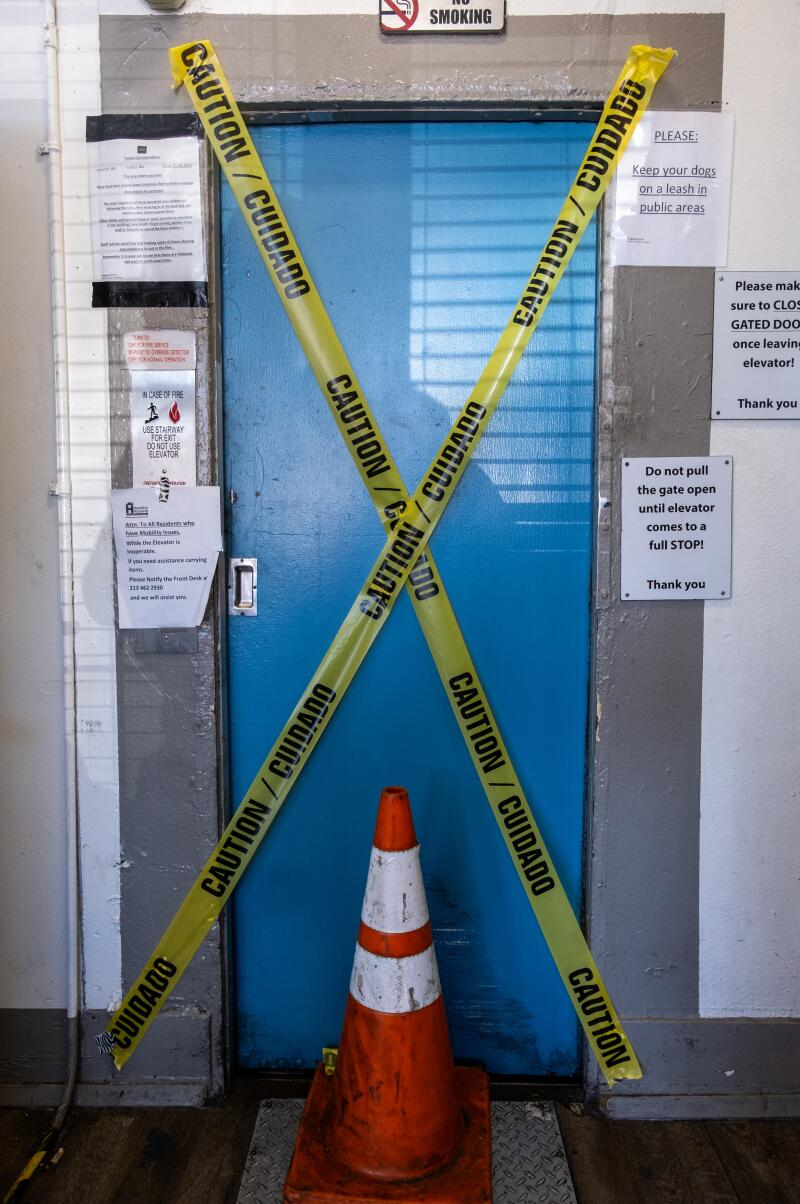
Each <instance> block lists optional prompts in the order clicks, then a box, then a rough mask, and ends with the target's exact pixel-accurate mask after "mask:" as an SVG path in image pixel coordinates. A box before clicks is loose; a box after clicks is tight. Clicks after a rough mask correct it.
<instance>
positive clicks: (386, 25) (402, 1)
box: [381, 0, 419, 33]
mask: <svg viewBox="0 0 800 1204" xmlns="http://www.w3.org/2000/svg"><path fill="white" fill-rule="evenodd" d="M418 16H419V0H381V29H383V30H384V31H385V32H386V33H405V32H406V30H408V29H411V27H412V26H413V24H414V22H415V21H416V19H417V17H418Z"/></svg>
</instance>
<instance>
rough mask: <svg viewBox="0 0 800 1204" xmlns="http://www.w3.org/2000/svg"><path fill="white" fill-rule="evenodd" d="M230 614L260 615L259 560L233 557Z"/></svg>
mask: <svg viewBox="0 0 800 1204" xmlns="http://www.w3.org/2000/svg"><path fill="white" fill-rule="evenodd" d="M228 614H229V615H250V616H251V617H254V616H255V615H257V614H258V560H257V559H256V557H255V556H250V557H247V556H232V557H231V559H230V560H229V561H228Z"/></svg>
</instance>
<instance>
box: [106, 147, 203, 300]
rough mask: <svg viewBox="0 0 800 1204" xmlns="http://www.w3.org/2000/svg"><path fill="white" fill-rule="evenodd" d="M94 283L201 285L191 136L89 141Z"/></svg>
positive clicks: (196, 151) (195, 153)
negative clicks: (172, 282) (198, 283)
mask: <svg viewBox="0 0 800 1204" xmlns="http://www.w3.org/2000/svg"><path fill="white" fill-rule="evenodd" d="M88 149H89V156H90V158H89V163H90V168H91V172H90V190H91V204H92V235H93V243H94V279H95V280H99V281H104V280H125V281H129V280H131V281H136V280H149V281H153V280H156V281H158V280H169V281H176V280H180V281H190V280H196V281H204V280H205V279H206V265H205V247H204V244H203V223H202V206H201V200H200V143H199V141H198V139H197V138H193V137H192V138H188V137H182V138H150V139H148V138H109V139H103V140H102V141H99V142H90V143H89V144H88Z"/></svg>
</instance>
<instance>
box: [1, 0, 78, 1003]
mask: <svg viewBox="0 0 800 1204" xmlns="http://www.w3.org/2000/svg"><path fill="white" fill-rule="evenodd" d="M2 10H3V11H2V14H1V15H0V25H2V36H1V37H0V146H2V148H3V154H2V161H0V212H2V219H0V296H2V297H3V311H2V321H0V432H2V437H0V615H2V630H1V631H0V791H1V792H2V793H1V795H0V814H2V840H0V955H1V960H2V971H3V972H2V973H0V1008H53V1007H64V1006H65V1004H66V953H65V940H66V928H65V922H64V900H65V892H66V875H65V870H64V845H65V841H66V824H65V820H64V803H63V798H64V740H63V731H64V701H63V691H62V651H61V621H60V611H59V604H58V522H57V507H56V501H55V499H54V498H51V497H49V496H48V484H49V482H50V481H51V480H52V479H53V478H54V477H55V443H54V436H53V421H52V371H53V369H52V357H51V353H50V344H49V340H48V335H47V331H48V326H49V318H50V285H49V280H50V257H49V246H48V233H47V231H48V217H47V162H46V160H42V159H41V158H40V157H39V156H38V155H37V153H36V145H37V143H38V142H40V141H41V140H42V139H43V138H44V135H45V118H46V114H45V105H44V95H45V89H44V55H43V51H42V31H41V23H40V22H38V23H37V16H38V13H39V11H40V5H39V4H38V3H36V2H35V0H19V2H17V0H7V2H6V3H5V4H3V5H2ZM23 248H24V254H20V250H21V249H23Z"/></svg>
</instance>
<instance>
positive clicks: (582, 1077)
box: [208, 100, 613, 1098]
mask: <svg viewBox="0 0 800 1204" xmlns="http://www.w3.org/2000/svg"><path fill="white" fill-rule="evenodd" d="M602 109H603V102H602V101H600V100H598V101H591V102H588V101H580V102H578V101H576V102H564V103H562V102H543V103H539V104H537V103H534V102H527V101H526V102H520V103H519V104H508V103H503V102H500V103H496V104H495V103H492V102H483V101H463V102H459V103H452V102H450V103H448V102H442V103H441V104H431V103H425V104H401V103H393V102H367V101H365V102H354V101H347V102H336V103H333V104H331V103H330V102H328V103H322V102H320V103H319V104H313V103H282V104H281V103H276V104H255V103H250V104H241V105H240V111H241V113H242V116H243V117H244V119H245V123H246V124H247V125H248V126H261V125H316V124H334V123H337V124H340V123H347V124H357V123H365V122H376V123H380V122H384V123H417V122H419V123H422V122H427V123H430V122H445V121H446V122H464V123H483V122H488V121H494V122H499V121H508V122H528V123H530V124H537V125H538V124H542V123H544V122H547V123H549V122H554V121H562V122H565V121H569V122H575V121H581V122H595V123H596V122H597V120H598V118H599V115H600V113H601V112H602ZM208 158H209V160H210V162H209V164H208V172H209V195H210V199H211V204H210V214H209V218H210V236H211V237H210V241H211V256H210V258H211V260H212V265H213V281H214V285H213V289H212V290H211V291H212V295H213V299H214V306H215V313H216V318H215V321H214V322H213V323H212V326H213V332H214V343H215V351H216V356H215V363H216V370H215V373H214V381H213V386H212V387H213V398H214V412H215V435H216V438H215V443H216V447H215V456H214V460H215V467H216V475H217V480H218V481H219V483H220V485H221V488H222V490H223V492H224V490H225V489H226V488H227V481H226V478H225V445H224V421H223V407H224V371H223V365H222V358H221V353H222V272H221V270H220V260H221V255H220V252H221V239H222V227H221V221H220V212H221V170H220V168H219V165H218V164H217V162H216V160H215V159H213V156H211V155H209V156H208ZM555 216H556V215H555V214H554V215H553V217H554V219H555ZM597 221H598V234H597V249H596V272H595V280H596V301H595V313H596V323H597V330H596V338H595V367H594V397H595V411H594V433H593V471H592V499H593V500H594V499H595V497H598V498H601V497H602V498H607V499H610V497H611V474H612V441H611V435H610V431H611V423H610V403H611V398H610V394H608V390H606V389H604V388H603V383H604V382H605V381H606V380H607V379H608V378H609V377H610V370H611V356H610V344H608V345H606V340H605V339H604V337H603V332H604V331H605V330H607V329H608V326H607V319H608V320H609V321H610V315H611V296H610V289H611V285H612V280H613V276H612V273H611V272H610V270H609V267H608V264H607V262H606V257H605V255H604V247H605V246H606V245H607V228H606V223H607V209H606V204H605V201H602V202H601V204H600V206H599V209H598V214H597ZM607 290H608V291H607ZM604 435H605V436H606V437H605V438H604V437H603V436H604ZM606 486H607V489H606ZM602 490H605V492H601V491H602ZM608 504H609V503H608V502H607V503H606V505H608ZM593 514H594V518H593V519H590V522H591V526H592V532H591V540H592V544H591V553H590V589H589V598H588V603H589V673H588V689H587V699H586V716H585V726H584V753H585V776H584V790H583V831H582V850H581V856H582V871H581V909H580V914H579V916H578V920H579V922H580V924H581V927H582V928H583V930H584V931H587V929H588V918H589V916H588V908H589V902H590V899H591V889H592V881H591V864H592V859H591V856H590V841H591V834H592V828H593V825H592V811H593V798H594V777H595V758H594V756H593V755H592V754H593V745H594V732H595V721H594V711H595V708H594V706H593V703H592V699H593V698H595V697H596V689H595V680H596V655H595V653H596V641H597V623H596V611H597V610H599V609H605V608H606V607H608V606H609V605H610V598H611V543H612V534H611V523H610V521H609V520H608V519H607V517H606V516H605V515H604V514H603V511H602V507H601V504H600V503H599V502H598V505H597V506H596V507H595V506H593ZM227 556H228V548H227V543H226V542H225V544H224V546H223V554H222V558H221V562H220V566H219V569H218V573H217V596H218V598H219V600H220V602H219V606H218V615H219V631H218V640H217V650H218V651H217V682H218V702H219V706H218V715H219V757H218V775H219V798H220V799H221V804H222V811H223V825H224V823H225V822H227V820H228V819H229V818H230V815H231V813H232V808H233V807H235V806H236V800H235V799H234V798H233V796H232V791H231V780H230V761H229V756H228V747H229V732H230V724H231V714H230V706H229V682H228V649H227V630H228V614H227V604H226V600H227ZM232 920H233V915H232V911H231V910H230V909H227V908H226V909H225V912H224V914H223V922H222V924H221V936H222V959H223V1025H222V1027H223V1032H224V1034H225V1049H224V1055H223V1056H224V1065H225V1077H226V1081H227V1082H228V1083H230V1082H231V1079H232V1076H233V1075H234V1074H237V1073H238V1074H242V1073H247V1072H243V1071H242V1070H241V1069H240V1068H239V1066H238V1063H237V1057H236V1050H237V1040H236V1025H237V1007H236V981H235V978H236V976H235V974H234V958H235V957H236V951H235V941H234V937H233V923H232ZM578 1049H579V1062H580V1071H579V1072H578V1074H577V1075H576V1076H574V1077H569V1078H548V1079H540V1078H537V1077H536V1076H533V1075H518V1076H517V1075H515V1076H507V1075H497V1074H493V1075H490V1079H491V1083H492V1094H493V1097H495V1098H528V1097H529V1096H530V1097H532V1096H533V1095H534V1094H536V1095H541V1088H542V1087H543V1086H544V1087H545V1088H546V1089H549V1090H552V1091H554V1092H556V1093H558V1092H559V1090H560V1091H566V1092H567V1093H572V1094H574V1092H575V1089H576V1088H579V1089H581V1090H583V1089H585V1086H586V1084H587V1078H588V1075H587V1069H588V1062H587V1049H586V1042H585V1039H584V1037H583V1035H582V1034H579V1046H578ZM258 1077H259V1079H260V1080H261V1081H262V1082H263V1081H264V1080H269V1082H270V1083H271V1084H272V1085H273V1088H274V1090H275V1093H276V1094H278V1093H283V1094H287V1095H292V1094H295V1093H297V1094H302V1095H304V1094H305V1092H306V1090H307V1087H308V1083H309V1081H310V1073H309V1072H304V1071H303V1072H298V1071H282V1070H270V1071H259V1072H258Z"/></svg>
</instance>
